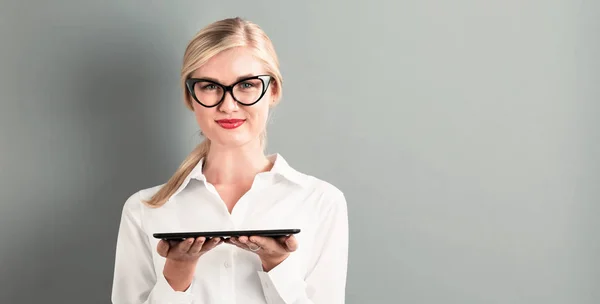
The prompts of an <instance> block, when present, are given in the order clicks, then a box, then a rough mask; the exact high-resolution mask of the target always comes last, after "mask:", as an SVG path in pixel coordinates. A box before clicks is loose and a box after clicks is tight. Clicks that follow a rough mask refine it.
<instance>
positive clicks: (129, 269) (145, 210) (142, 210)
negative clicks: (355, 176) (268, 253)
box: [112, 154, 349, 304]
mask: <svg viewBox="0 0 600 304" xmlns="http://www.w3.org/2000/svg"><path fill="white" fill-rule="evenodd" d="M272 157H274V161H275V163H274V166H273V168H272V170H270V171H269V172H263V173H259V174H258V175H256V177H255V179H254V183H253V184H252V187H251V189H250V190H249V191H248V192H247V193H246V194H244V195H243V196H242V198H241V199H240V200H239V201H238V202H237V203H236V205H235V207H234V208H233V211H232V212H231V213H229V211H228V210H227V207H226V206H225V203H224V202H223V201H222V200H221V198H220V196H219V194H218V193H217V191H216V189H215V188H214V186H213V185H212V184H210V183H209V182H207V181H206V178H205V176H204V175H203V174H202V162H203V161H200V162H199V163H198V165H197V166H196V167H195V168H194V169H193V170H192V172H191V173H190V174H189V176H187V177H186V179H185V180H184V182H183V184H182V185H181V187H180V188H179V189H178V190H177V191H176V192H175V193H174V195H173V196H172V197H171V198H170V199H169V200H168V201H167V202H166V203H165V204H164V205H163V206H161V207H159V208H150V207H148V206H146V205H145V204H143V202H142V200H148V199H149V198H150V197H151V196H152V195H153V194H154V193H156V192H157V191H158V189H159V187H160V186H156V187H152V188H148V189H143V190H140V191H138V192H137V193H135V194H133V195H132V196H131V197H129V199H127V201H126V202H125V205H124V207H123V211H122V217H121V224H120V227H119V233H118V238H117V246H116V258H115V269H114V281H113V290H112V302H113V303H114V304H137V303H139V304H142V303H143V304H169V303H173V304H175V303H182V304H183V303H185V304H192V303H194V304H206V303H218V304H230V303H231V304H233V303H244V304H254V303H256V304H258V303H260V304H264V303H268V304H292V303H294V304H300V303H302V304H305V303H306V304H308V303H314V304H338V303H344V298H345V287H346V273H347V263H348V240H349V238H348V215H347V206H346V200H345V197H344V194H343V193H342V192H341V191H340V190H339V189H337V188H336V187H334V186H333V185H331V184H329V183H327V182H325V181H322V180H320V179H317V178H315V177H313V176H309V175H306V174H303V173H300V172H298V171H296V170H294V169H293V168H292V167H290V166H289V165H288V163H287V162H286V161H285V160H284V159H283V157H282V156H281V155H279V154H276V155H272ZM286 228H299V229H301V230H302V231H301V232H300V233H299V234H296V235H295V236H296V238H297V240H298V249H297V250H296V251H295V252H292V253H291V254H290V256H289V257H288V258H287V259H286V260H285V261H283V262H282V263H281V264H279V265H278V266H276V267H275V268H273V269H272V270H271V271H269V272H264V271H263V269H262V263H261V261H260V258H259V257H258V255H256V254H255V253H253V252H249V251H246V250H243V249H240V248H238V247H236V246H234V245H230V244H226V243H224V244H221V245H219V246H217V247H216V248H214V249H212V250H211V251H209V252H207V253H206V254H204V255H202V256H201V257H200V258H199V260H198V264H197V268H196V272H195V276H194V279H193V282H192V285H191V286H190V288H188V290H186V291H184V292H178V291H174V290H173V289H172V288H171V286H170V285H169V284H168V283H167V281H166V280H165V278H164V276H163V274H162V271H163V267H164V264H165V260H166V259H165V258H163V257H161V256H160V255H158V253H157V251H156V246H157V244H158V241H159V240H158V239H155V238H154V237H153V236H152V234H153V233H157V232H186V231H214V230H247V229H286Z"/></svg>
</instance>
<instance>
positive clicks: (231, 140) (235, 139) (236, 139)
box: [214, 134, 257, 148]
mask: <svg viewBox="0 0 600 304" xmlns="http://www.w3.org/2000/svg"><path fill="white" fill-rule="evenodd" d="M253 140H257V138H253V137H252V136H248V135H242V134H239V135H236V134H224V135H222V136H219V138H218V139H216V140H214V141H216V142H218V143H219V145H221V146H224V147H231V148H236V147H241V146H244V145H246V144H248V143H250V142H252V141H253Z"/></svg>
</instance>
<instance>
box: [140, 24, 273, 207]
mask: <svg viewBox="0 0 600 304" xmlns="http://www.w3.org/2000/svg"><path fill="white" fill-rule="evenodd" d="M234 47H248V48H250V49H251V50H252V51H254V55H255V56H256V58H258V59H259V60H261V61H262V62H263V64H264V66H265V70H266V72H267V74H269V75H271V76H272V81H271V84H270V88H271V90H272V92H273V98H274V100H273V105H275V104H277V103H278V102H279V100H280V99H281V91H282V90H281V89H282V83H283V80H282V76H281V73H280V71H279V60H278V58H277V54H276V53H275V48H274V47H273V43H272V42H271V39H269V37H268V36H267V35H266V34H265V32H264V31H263V30H262V29H261V28H260V27H259V26H258V25H256V24H254V23H252V22H250V21H247V20H243V19H241V18H239V17H236V18H228V19H223V20H219V21H216V22H214V23H211V24H209V25H208V26H206V27H204V28H203V29H201V30H200V31H199V32H198V33H197V34H196V35H195V36H194V37H193V38H192V39H191V41H190V42H189V43H188V45H187V48H186V50H185V53H184V56H183V66H182V69H181V87H182V89H183V94H184V95H183V96H184V102H185V105H186V106H187V108H188V109H190V110H191V111H193V110H194V108H193V105H192V102H193V100H192V98H191V96H190V94H189V92H188V91H187V88H186V85H185V81H186V80H187V79H188V78H189V77H190V75H191V74H192V73H193V72H194V71H195V70H197V69H198V68H199V67H201V66H202V65H203V64H205V63H206V62H207V61H208V60H210V59H211V58H212V57H213V56H215V55H217V54H219V53H220V52H222V51H225V50H228V49H231V48H234ZM260 139H261V143H262V145H263V148H264V145H265V142H266V131H265V132H263V133H262V134H261V138H260ZM209 150H210V140H209V139H208V138H205V139H204V140H203V141H202V142H201V143H200V144H199V145H198V146H197V147H196V148H195V149H194V150H193V151H192V152H191V153H190V154H189V155H188V156H187V157H186V159H185V160H184V161H183V162H182V163H181V165H180V166H179V168H178V169H177V171H175V173H174V174H173V176H172V177H171V178H170V179H169V180H168V181H167V183H165V184H164V185H163V186H162V187H161V188H160V190H158V192H157V193H156V194H154V195H153V196H152V198H150V200H148V201H147V202H145V203H146V204H147V205H148V206H150V207H160V206H162V205H163V204H165V203H166V202H167V200H168V199H169V198H170V197H171V196H172V195H173V194H174V193H175V191H177V189H178V188H179V187H180V186H181V184H182V183H183V182H184V181H185V179H186V177H187V176H188V175H189V174H190V173H191V171H192V170H193V169H194V167H195V166H196V165H197V164H198V163H199V162H200V160H201V159H202V158H204V157H206V155H207V154H208V151H209Z"/></svg>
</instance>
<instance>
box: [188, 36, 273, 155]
mask: <svg viewBox="0 0 600 304" xmlns="http://www.w3.org/2000/svg"><path fill="white" fill-rule="evenodd" d="M265 74H266V71H265V69H264V66H263V64H262V62H261V61H260V60H258V59H257V58H255V57H254V56H253V54H252V51H251V50H249V49H247V48H242V47H237V48H232V49H229V50H226V51H223V52H221V53H219V54H217V55H215V56H214V57H212V58H211V59H210V60H209V61H208V62H206V63H205V64H204V65H203V66H202V67H200V68H199V69H197V70H196V71H194V72H193V73H192V75H191V78H202V79H209V80H212V81H213V82H215V83H218V84H222V85H224V86H231V85H233V84H234V83H237V85H236V86H235V87H234V88H233V95H234V96H235V97H236V99H238V100H240V101H242V102H245V103H251V102H254V101H255V100H256V99H258V98H259V97H260V95H262V94H263V92H264V95H262V97H261V98H260V100H259V101H258V102H256V103H255V104H253V105H251V106H245V105H242V104H240V103H238V102H237V101H236V100H234V99H233V98H232V95H231V93H232V92H231V91H229V92H226V93H225V96H224V97H223V101H222V102H221V103H220V104H218V105H217V106H214V107H205V106H203V105H201V104H199V103H198V102H197V101H196V100H194V99H193V97H190V98H192V105H193V108H194V113H195V116H196V121H197V122H198V125H199V127H200V129H201V130H202V133H204V136H205V137H207V138H208V139H210V141H211V144H212V145H215V144H216V145H220V146H226V147H239V146H242V145H245V144H247V143H249V142H252V141H255V140H259V137H260V134H261V133H262V132H263V130H264V129H265V127H266V123H267V117H268V113H269V106H270V105H271V104H272V103H273V91H272V89H273V84H271V85H268V79H263V81H262V82H261V81H260V79H250V80H248V81H243V82H239V81H240V80H242V79H245V78H248V77H252V76H259V75H265ZM215 83H211V82H208V81H207V82H198V83H196V84H195V85H194V92H195V95H196V97H197V98H198V99H199V100H200V102H202V103H204V104H214V103H216V102H217V101H218V100H220V99H221V96H223V92H224V90H223V89H222V88H221V87H219V86H218V85H216V84H215ZM263 83H264V86H263ZM267 85H268V86H267ZM265 86H267V90H266V92H265V91H264V88H265Z"/></svg>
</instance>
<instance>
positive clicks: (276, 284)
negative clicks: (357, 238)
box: [258, 193, 349, 304]
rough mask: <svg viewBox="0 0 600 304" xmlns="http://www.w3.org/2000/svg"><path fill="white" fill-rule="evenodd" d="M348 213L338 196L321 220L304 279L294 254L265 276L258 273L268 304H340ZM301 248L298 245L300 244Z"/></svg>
mask: <svg viewBox="0 0 600 304" xmlns="http://www.w3.org/2000/svg"><path fill="white" fill-rule="evenodd" d="M348 230H349V229H348V211H347V205H346V199H345V197H344V195H343V194H342V193H339V195H338V196H337V198H336V199H335V200H334V202H333V204H331V205H330V207H329V208H328V210H327V211H326V212H325V214H324V216H323V217H322V220H321V223H320V225H319V227H317V230H316V231H318V233H317V235H316V241H315V252H314V253H313V255H314V256H315V257H316V258H315V262H314V263H313V265H312V267H311V268H310V269H309V272H308V273H307V274H306V277H304V273H303V272H302V271H301V270H300V269H298V267H299V266H298V265H300V264H299V263H296V262H295V261H294V254H293V253H292V254H290V256H289V257H288V258H287V259H286V260H284V261H283V262H282V263H281V264H279V265H278V266H276V267H275V268H273V269H272V270H271V271H269V272H262V271H261V272H259V273H258V275H259V277H260V280H261V284H262V287H263V291H264V294H265V298H266V300H267V303H269V304H343V303H344V302H345V289H346V276H347V265H348V243H349V236H348ZM300 246H302V244H300Z"/></svg>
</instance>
